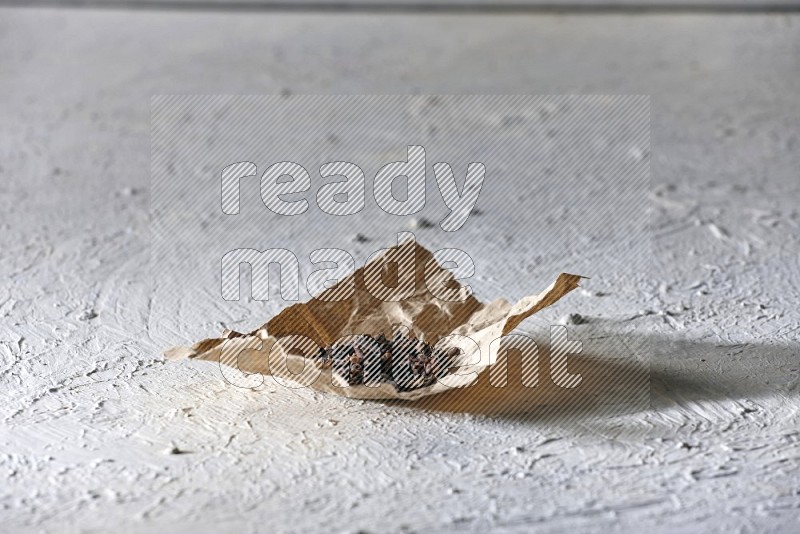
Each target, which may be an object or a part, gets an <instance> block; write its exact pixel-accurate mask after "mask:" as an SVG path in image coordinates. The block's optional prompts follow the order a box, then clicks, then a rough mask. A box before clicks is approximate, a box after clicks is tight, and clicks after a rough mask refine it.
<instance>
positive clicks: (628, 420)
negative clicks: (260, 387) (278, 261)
mask: <svg viewBox="0 0 800 534" xmlns="http://www.w3.org/2000/svg"><path fill="white" fill-rule="evenodd" d="M798 24H800V19H798V18H795V17H788V16H765V17H740V16H725V17H701V16H674V17H644V16H633V17H617V16H604V17H562V16H554V17H526V16H509V17H503V16H492V17H474V18H473V17H466V16H454V17H445V16H427V17H414V16H392V17H389V18H384V19H379V18H376V17H373V16H366V15H349V16H331V15H325V16H308V15H306V16H300V15H274V14H270V15H253V14H239V15H222V14H219V13H214V14H167V13H156V14H148V13H136V14H126V13H122V12H90V11H82V12H75V13H73V12H67V11H32V10H31V11H25V10H5V11H0V50H2V55H1V56H0V73H2V76H0V94H2V101H1V102H0V151H1V152H2V154H1V155H0V210H1V212H2V218H1V219H0V243H1V244H2V251H3V252H2V255H0V273H2V275H3V277H4V280H5V283H3V284H2V285H0V318H1V320H2V322H0V357H1V358H2V360H0V365H1V368H0V383H1V384H2V389H0V396H1V397H0V399H2V404H1V406H2V408H0V420H1V421H2V426H0V476H2V477H3V484H2V485H0V519H1V520H2V524H3V528H4V529H5V530H7V531H12V532H17V531H61V532H64V531H69V532H77V531H108V530H112V529H113V530H116V531H121V532H149V531H158V530H160V531H176V532H218V531H220V530H222V531H228V530H230V531H233V530H239V531H248V532H249V531H274V532H284V531H285V532H294V531H315V530H324V531H336V532H356V531H372V532H380V531H386V530H390V531H419V532H434V531H436V532H439V531H452V532H460V531H465V530H471V531H479V532H482V531H486V530H488V529H489V528H495V529H497V530H499V531H520V532H527V531H530V530H531V529H536V530H540V531H544V532H548V531H561V530H572V531H641V530H643V529H647V530H649V531H655V532H658V531H685V532H697V531H700V530H703V531H719V532H723V531H725V532H728V531H741V532H750V531H764V530H770V531H779V532H792V531H795V530H796V527H797V523H798V520H800V465H799V464H800V432H798V422H800V421H799V419H800V415H798V408H799V407H800V399H799V398H798V396H799V395H800V381H799V380H798V378H799V377H800V362H799V361H798V342H797V337H798V332H800V330H799V329H800V313H798V311H797V302H798V297H800V283H799V282H798V279H800V258H799V257H798V251H800V238H799V237H798V236H799V235H800V232H799V231H798V230H799V227H800V211H799V208H798V200H800V180H799V179H798V173H799V172H800V171H798V169H800V99H798V98H797V94H798V91H799V90H800V83H798V82H800V68H798V67H800V65H798V58H800V32H798V29H797V28H798ZM281 90H290V91H292V92H298V93H302V92H309V93H315V92H324V93H347V92H357V93H366V92H373V93H395V92H426V93H459V92H472V93H522V92H525V93H563V92H581V93H645V94H651V95H652V97H653V100H652V107H653V112H652V116H653V127H652V145H653V152H652V170H653V193H652V200H653V205H654V210H655V212H654V213H655V215H654V218H653V223H654V244H653V247H654V251H653V255H654V270H653V272H652V274H651V277H650V283H649V284H645V286H646V287H637V288H631V287H619V286H616V285H615V284H614V278H613V274H609V275H608V276H605V277H602V276H601V277H598V279H594V278H593V280H592V281H591V283H589V284H587V285H586V289H587V291H586V292H584V293H582V294H576V295H574V296H571V297H570V300H568V301H565V302H563V303H560V304H559V305H558V306H557V307H556V308H554V309H552V310H548V311H547V312H545V313H544V314H543V317H542V319H541V320H542V321H548V322H555V321H556V320H557V319H558V318H559V317H560V316H561V315H563V314H565V313H570V312H579V313H581V314H582V315H585V316H588V317H589V318H590V319H591V321H592V323H591V324H592V325H593V326H592V328H604V329H607V330H608V332H609V333H610V334H614V333H623V332H624V333H625V334H626V336H628V337H629V338H630V339H639V340H644V341H646V342H648V343H649V344H650V346H651V348H652V360H651V364H652V370H651V373H652V406H651V408H650V409H648V410H635V411H631V412H630V413H625V414H622V415H617V416H615V417H613V418H605V417H604V416H603V414H602V413H595V412H594V411H593V410H591V409H589V408H585V409H580V410H575V407H574V406H572V407H565V408H564V409H560V408H559V407H555V408H551V409H549V411H548V417H547V420H539V419H538V418H537V417H536V411H535V409H534V408H535V406H532V407H531V414H532V416H530V417H527V418H524V419H519V418H510V417H494V418H484V417H482V416H479V415H475V414H469V413H466V414H465V413H444V412H442V411H436V410H428V411H420V410H417V409H414V408H413V407H391V406H385V405H382V404H374V403H364V402H359V401H348V400H344V399H340V398H332V397H325V396H319V395H312V394H311V393H310V392H307V391H290V390H286V389H281V388H277V387H272V388H268V389H267V391H261V392H249V391H244V390H240V389H237V388H233V387H230V386H229V385H227V383H225V382H224V381H223V379H222V378H221V376H220V375H219V371H218V370H217V369H216V368H215V367H213V366H210V365H204V364H202V363H197V364H183V365H167V364H165V363H164V362H163V361H162V359H161V357H160V356H159V353H160V351H161V350H162V349H163V347H161V346H158V345H156V344H155V343H153V342H151V341H150V340H149V339H148V338H147V335H146V332H145V326H146V323H147V316H148V309H149V306H150V301H149V296H150V294H151V293H150V288H149V281H148V275H147V269H148V239H149V236H148V183H149V97H150V95H151V94H155V93H265V92H280V91H281ZM489 209H499V208H498V207H489ZM487 231H488V230H487ZM510 246H512V247H513V245H510ZM525 261H527V258H520V262H521V263H523V264H524V262H525ZM511 271H512V270H511V269H510V270H509V273H504V274H503V276H502V277H498V278H497V279H496V280H494V281H493V283H494V284H495V286H494V287H495V289H496V290H497V291H498V292H502V293H506V294H509V295H514V294H516V292H517V291H521V286H520V285H518V282H516V281H515V278H514V277H512V276H511V274H510V273H511ZM487 282H488V281H487ZM528 285H529V284H527V285H526V287H527V286H528ZM597 292H602V293H607V295H605V296H602V297H601V296H596V295H597ZM259 319H260V318H259ZM195 320H196V321H201V320H211V319H209V318H207V317H202V318H195ZM253 322H254V323H257V322H259V320H258V319H254V320H253ZM196 326H197V325H194V326H193V327H196ZM200 326H202V325H200ZM206 327H207V330H208V332H209V333H215V332H216V331H217V330H218V328H219V325H218V324H216V323H210V324H208V325H206ZM575 328H576V329H578V330H577V331H579V329H580V327H575ZM531 402H532V404H535V399H532V400H531ZM620 404H621V405H623V406H624V405H625V402H624V399H622V400H620ZM613 436H616V437H615V438H614V437H613ZM626 436H628V437H626ZM630 436H636V438H635V439H634V438H631V437H630ZM175 448H177V450H178V451H185V452H186V453H185V454H170V452H171V451H173V449H175ZM173 452H174V451H173ZM385 521H389V524H390V525H391V527H389V528H387V527H385V526H381V527H379V526H378V525H379V524H381V523H383V522H385Z"/></svg>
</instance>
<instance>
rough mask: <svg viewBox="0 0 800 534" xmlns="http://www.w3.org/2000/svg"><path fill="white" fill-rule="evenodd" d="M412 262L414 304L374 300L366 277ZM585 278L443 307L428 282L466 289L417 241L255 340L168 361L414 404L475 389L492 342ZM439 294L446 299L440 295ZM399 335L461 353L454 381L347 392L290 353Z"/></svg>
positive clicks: (227, 341) (244, 337)
mask: <svg viewBox="0 0 800 534" xmlns="http://www.w3.org/2000/svg"><path fill="white" fill-rule="evenodd" d="M412 260H415V263H414V264H413V265H415V268H414V271H413V272H414V281H415V284H414V286H413V288H414V289H413V294H412V295H411V296H408V297H407V298H404V299H403V300H401V301H398V302H387V301H385V300H381V299H378V298H375V297H374V296H373V295H372V293H370V291H369V290H368V289H367V286H366V285H365V274H366V276H367V277H369V276H370V275H372V276H383V277H384V278H383V279H384V280H387V278H389V279H391V276H387V275H390V274H392V272H391V267H390V265H391V263H392V262H393V261H398V262H400V263H401V264H403V265H407V264H406V263H405V262H407V261H412ZM396 268H397V269H399V267H396ZM409 272H410V271H409ZM426 273H427V276H426ZM581 278H582V277H581V276H578V275H574V274H566V273H562V274H560V275H558V278H556V280H555V281H554V282H553V283H552V284H551V285H550V287H548V288H547V289H545V290H544V291H543V292H541V293H539V294H538V295H535V296H528V297H524V298H522V299H521V300H519V302H517V303H516V304H514V305H513V306H512V305H511V304H510V303H509V302H508V301H506V300H504V299H498V300H495V301H494V302H492V303H490V304H484V303H482V302H480V301H478V300H477V299H476V298H475V297H473V296H471V295H470V296H468V297H467V298H466V299H462V300H460V301H444V300H441V299H439V298H437V297H436V296H434V295H433V294H432V293H431V292H430V290H429V289H428V285H427V284H426V279H427V281H428V283H431V281H432V280H434V281H435V283H440V284H441V283H443V284H445V286H446V287H448V288H450V289H451V290H460V291H464V288H463V286H461V285H460V284H459V283H458V281H457V280H455V279H454V278H453V275H452V273H451V272H450V271H448V270H447V269H444V268H442V267H441V266H440V265H439V264H438V263H437V262H436V259H435V258H434V257H433V254H432V253H431V252H430V251H428V250H427V249H425V248H424V247H422V246H421V245H419V244H417V243H416V241H414V240H408V241H405V242H403V243H401V244H399V245H398V246H395V247H392V248H390V249H387V250H386V251H384V253H383V254H381V255H378V256H376V257H375V258H373V259H372V260H371V261H370V262H368V263H367V264H366V265H365V266H364V267H362V268H360V269H358V270H356V271H355V272H354V273H353V274H351V275H350V276H349V277H348V278H346V279H344V280H341V281H339V282H338V283H337V284H336V285H335V286H333V287H331V288H329V289H326V290H325V291H323V292H322V293H321V294H320V295H318V296H317V298H315V299H312V300H310V301H308V302H304V303H300V304H294V305H292V306H290V307H288V308H286V309H284V310H283V311H282V312H280V313H279V314H278V315H276V316H275V317H273V318H272V319H270V320H269V321H268V322H267V323H266V324H265V325H263V326H262V327H261V328H258V329H256V330H254V331H253V332H250V333H249V334H241V333H238V332H233V331H230V330H226V331H225V332H223V335H222V337H220V338H216V339H205V340H203V341H200V342H198V343H195V344H194V345H192V346H191V347H174V348H172V349H169V350H168V351H166V352H165V355H166V356H167V358H169V359H181V358H193V359H199V360H211V361H216V362H219V363H220V364H221V365H226V366H229V367H233V368H237V367H238V369H239V371H241V372H244V373H257V374H261V375H264V376H266V375H272V376H273V377H275V378H276V380H277V381H278V383H280V384H282V385H285V386H287V387H311V388H313V389H315V390H318V391H326V392H330V393H335V394H337V395H343V396H346V397H351V398H360V399H408V400H414V399H418V398H421V397H424V396H427V395H432V394H435V393H440V392H443V391H447V390H449V389H452V388H454V387H467V386H469V385H470V384H472V383H474V382H475V380H476V379H477V377H478V375H479V374H480V373H481V372H482V371H484V370H485V369H487V368H488V367H489V366H490V365H492V364H493V363H494V362H495V361H496V360H497V357H498V352H499V347H500V344H499V343H492V341H494V340H496V339H498V338H500V337H501V336H504V335H506V334H508V333H509V332H511V331H512V330H514V328H516V327H517V326H518V325H519V324H520V323H521V322H522V321H523V320H524V319H525V318H526V317H529V316H531V315H533V314H534V313H536V312H538V311H539V310H541V309H543V308H545V307H547V306H550V305H551V304H553V303H555V302H556V301H558V300H559V299H560V298H561V297H563V296H564V295H566V294H567V293H569V292H570V291H572V290H573V289H575V288H576V287H578V282H579V281H580V279H581ZM397 280H398V278H397V274H396V271H395V281H397ZM353 284H354V294H353V295H352V296H351V297H350V298H347V299H345V300H339V301H334V300H332V299H333V298H334V297H335V296H337V295H340V296H341V295H342V294H343V293H342V292H343V291H345V290H346V289H347V288H348V287H350V288H352V287H353ZM387 285H391V284H389V283H387ZM432 287H433V286H432ZM437 294H440V295H441V293H440V292H437ZM397 327H405V328H408V329H409V331H410V335H411V336H412V337H415V338H417V339H422V340H424V341H426V342H429V343H431V344H434V343H436V342H437V341H438V342H440V343H442V345H443V346H447V347H455V348H458V349H460V353H459V355H458V356H456V358H455V361H454V365H453V368H452V369H451V372H450V374H449V375H448V376H447V377H445V378H444V379H441V380H439V381H437V382H434V383H433V384H431V385H428V386H424V387H421V388H418V389H414V390H411V391H398V390H397V389H396V388H395V386H394V385H393V384H392V383H389V382H380V383H378V384H374V385H366V384H360V385H348V384H347V381H346V379H345V378H344V377H342V376H341V375H340V374H339V373H337V372H336V371H334V370H332V369H330V368H323V367H322V366H321V365H320V364H319V363H317V362H316V361H315V360H314V359H313V358H310V357H308V358H306V357H303V356H302V354H299V355H298V354H295V352H297V351H293V350H289V349H290V348H291V347H290V345H291V343H289V340H290V339H292V338H291V337H290V336H293V335H300V336H306V337H307V338H310V339H311V340H313V342H314V343H315V344H316V345H318V346H327V345H330V344H332V343H334V342H335V341H337V340H339V339H341V338H343V337H345V336H349V335H359V334H369V335H372V336H377V335H379V334H381V333H384V334H386V335H387V337H390V338H391V335H392V333H393V328H397ZM453 334H456V335H457V336H453ZM459 336H464V337H459ZM465 338H467V339H465ZM470 340H471V341H470ZM302 348H303V349H304V350H303V352H305V354H306V355H307V356H311V355H312V354H313V350H312V349H313V348H315V347H312V345H311V344H310V343H309V344H307V345H306V346H303V347H302ZM306 349H308V350H306Z"/></svg>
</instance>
